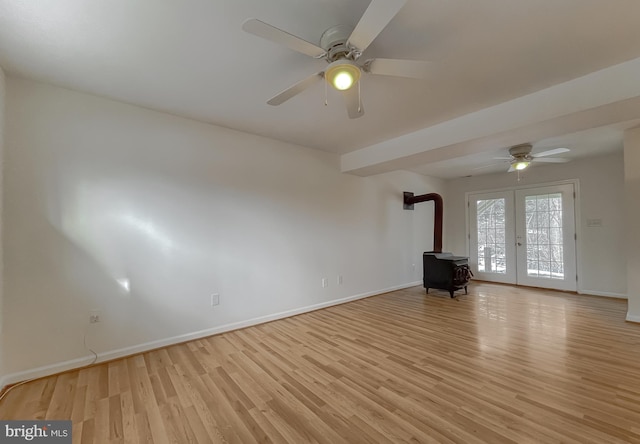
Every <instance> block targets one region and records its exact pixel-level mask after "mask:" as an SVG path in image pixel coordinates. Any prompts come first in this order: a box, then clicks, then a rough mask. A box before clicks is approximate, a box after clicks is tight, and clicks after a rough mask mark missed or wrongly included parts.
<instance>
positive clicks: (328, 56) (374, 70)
mask: <svg viewBox="0 0 640 444" xmlns="http://www.w3.org/2000/svg"><path fill="white" fill-rule="evenodd" d="M405 3H406V0H371V3H370V4H369V6H368V7H367V10H366V11H365V12H364V14H363V16H362V17H361V18H360V21H359V22H358V24H357V25H356V27H355V28H353V29H351V28H350V27H349V26H344V25H337V26H333V27H331V28H329V29H327V30H326V31H325V32H324V33H323V34H322V36H321V37H320V44H319V46H318V45H315V44H313V43H310V42H308V41H306V40H303V39H301V38H300V37H296V36H294V35H292V34H289V33H288V32H286V31H283V30H282V29H279V28H276V27H275V26H272V25H269V24H267V23H265V22H263V21H260V20H258V19H253V18H252V19H248V20H247V21H245V22H244V23H243V25H242V29H244V30H245V31H246V32H248V33H251V34H254V35H257V36H259V37H262V38H264V39H267V40H270V41H272V42H275V43H278V44H281V45H284V46H286V47H288V48H289V49H292V50H294V51H297V52H300V53H302V54H306V55H308V56H311V57H313V58H315V59H325V60H326V61H327V63H329V66H328V67H327V68H326V69H325V70H324V71H320V72H317V73H315V74H312V75H310V76H309V77H307V78H306V79H303V80H301V81H299V82H298V83H296V84H294V85H293V86H291V87H289V88H287V89H285V90H284V91H282V92H281V93H279V94H277V95H276V96H274V97H272V98H271V99H270V100H269V101H267V103H268V104H269V105H280V104H282V103H284V102H285V101H287V100H289V99H290V98H292V97H293V96H295V95H297V94H299V93H301V92H302V91H304V90H305V89H307V88H309V87H310V86H311V85H313V84H314V83H315V82H316V81H318V80H320V79H323V78H324V79H325V80H326V81H327V83H328V84H329V85H331V86H333V87H334V88H335V89H337V90H339V91H341V92H342V94H343V96H344V99H345V102H346V106H347V113H348V115H349V118H351V119H355V118H358V117H361V116H362V115H364V108H363V107H362V101H361V99H360V89H359V88H355V86H356V85H357V84H358V82H359V80H360V76H361V74H362V73H363V72H365V73H369V74H379V75H385V76H399V77H410V78H416V79H422V78H424V77H425V76H426V73H427V67H428V63H427V62H424V61H418V60H400V59H380V58H375V59H368V60H366V61H365V62H364V63H358V59H359V58H360V56H361V55H362V53H363V52H364V51H365V50H366V49H367V47H368V46H369V45H370V44H371V42H373V40H374V39H375V38H376V37H377V36H378V34H380V32H382V30H383V29H384V28H385V27H386V26H387V25H388V24H389V22H390V21H391V19H393V17H395V15H396V14H397V13H398V11H400V9H402V7H403V6H404V4H405Z"/></svg>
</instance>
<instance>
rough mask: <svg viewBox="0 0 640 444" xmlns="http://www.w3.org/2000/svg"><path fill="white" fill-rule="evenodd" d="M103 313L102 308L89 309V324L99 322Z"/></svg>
mask: <svg viewBox="0 0 640 444" xmlns="http://www.w3.org/2000/svg"><path fill="white" fill-rule="evenodd" d="M101 316H102V313H101V312H100V310H91V311H89V324H97V323H98V322H100V320H101Z"/></svg>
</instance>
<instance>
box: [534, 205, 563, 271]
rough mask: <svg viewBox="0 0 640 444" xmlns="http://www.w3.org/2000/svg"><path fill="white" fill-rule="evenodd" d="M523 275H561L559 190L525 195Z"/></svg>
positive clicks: (561, 250)
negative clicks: (524, 269)
mask: <svg viewBox="0 0 640 444" xmlns="http://www.w3.org/2000/svg"><path fill="white" fill-rule="evenodd" d="M525 221H526V224H527V237H526V240H527V275H528V276H534V277H539V278H548V279H564V257H563V253H564V252H563V238H562V194H561V193H554V194H541V195H537V196H526V197H525Z"/></svg>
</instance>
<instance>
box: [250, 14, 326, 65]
mask: <svg viewBox="0 0 640 444" xmlns="http://www.w3.org/2000/svg"><path fill="white" fill-rule="evenodd" d="M242 29H244V30H245V31H246V32H248V33H249V34H253V35H257V36H258V37H262V38H263V39H267V40H271V41H272V42H274V43H278V44H280V45H284V46H286V47H287V48H289V49H293V50H294V51H297V52H301V53H302V54H306V55H308V56H311V57H315V58H320V57H322V56H323V55H324V54H325V50H324V49H322V48H320V47H319V46H317V45H314V44H313V43H310V42H307V41H306V40H303V39H301V38H300V37H296V36H295V35H293V34H289V33H288V32H286V31H283V30H282V29H279V28H276V27H275V26H271V25H269V24H268V23H265V22H263V21H261V20H258V19H253V18H252V19H248V20H246V21H245V22H244V23H243V24H242Z"/></svg>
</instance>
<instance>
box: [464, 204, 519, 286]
mask: <svg viewBox="0 0 640 444" xmlns="http://www.w3.org/2000/svg"><path fill="white" fill-rule="evenodd" d="M513 204H514V201H513V191H501V192H497V193H485V194H474V195H472V196H470V197H469V216H470V217H469V222H470V223H469V228H470V232H471V236H470V237H469V239H470V250H471V254H470V255H469V256H470V257H469V260H470V265H471V270H472V271H473V274H474V275H475V277H476V278H477V279H480V280H483V281H492V282H502V283H505V284H515V283H516V267H515V265H516V248H515V242H514V239H515V225H514V223H513V217H512V216H511V215H512V214H513V213H514V208H513Z"/></svg>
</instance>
